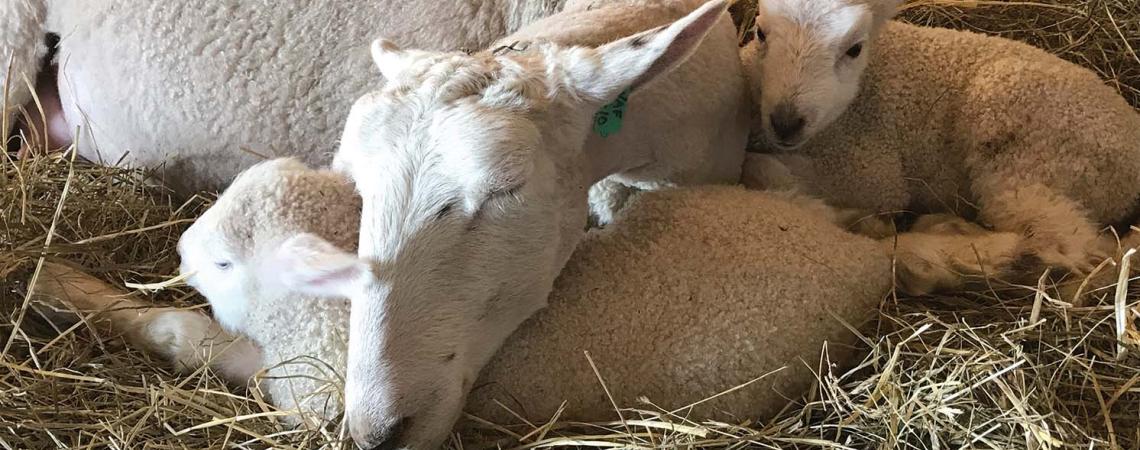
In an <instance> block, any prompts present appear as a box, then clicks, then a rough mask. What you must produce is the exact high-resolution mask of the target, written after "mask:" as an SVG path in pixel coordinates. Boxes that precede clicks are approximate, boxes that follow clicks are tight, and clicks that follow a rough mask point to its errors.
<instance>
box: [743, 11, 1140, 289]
mask: <svg viewBox="0 0 1140 450" xmlns="http://www.w3.org/2000/svg"><path fill="white" fill-rule="evenodd" d="M899 3H900V2H899V0H826V1H817V0H762V1H761V2H760V8H759V14H758V16H757V22H756V23H757V31H756V37H757V39H756V42H755V43H752V44H750V45H749V47H748V48H746V49H745V50H744V53H743V56H744V58H745V59H746V60H748V63H747V64H748V65H749V66H750V67H748V68H747V69H746V71H747V73H748V74H749V75H750V78H751V83H752V86H753V95H754V102H755V103H756V104H757V108H756V114H755V116H754V117H755V123H754V126H753V128H754V130H755V132H756V133H757V134H759V135H760V136H761V137H762V140H763V141H764V144H765V145H767V146H768V147H767V149H768V150H771V151H774V152H775V153H773V154H769V155H754V156H750V159H749V164H748V169H747V170H748V171H749V172H751V174H750V175H749V176H748V177H749V180H750V181H749V182H750V183H751V184H753V185H769V186H771V185H785V186H784V187H787V185H796V184H798V185H800V186H799V187H800V188H802V189H804V190H806V191H808V192H811V193H812V194H815V195H819V196H821V197H822V198H824V199H826V200H827V201H828V202H829V203H831V204H832V205H835V206H839V207H845V208H856V209H861V210H865V211H868V212H871V213H879V212H895V211H904V210H909V211H914V212H918V213H952V214H959V215H961V216H962V217H965V218H967V219H976V221H978V222H980V223H983V224H986V225H989V226H991V227H992V230H993V232H987V231H986V230H984V229H978V228H972V227H966V228H970V231H969V232H967V233H961V234H959V237H958V238H953V237H950V236H948V235H944V236H942V237H940V238H939V242H937V243H931V242H925V243H924V240H923V239H912V240H910V241H908V242H901V243H900V251H899V258H900V262H903V264H901V267H904V268H907V269H911V270H912V273H910V274H909V276H910V277H911V279H910V280H903V281H904V283H903V284H904V286H908V287H909V288H910V290H911V291H913V292H914V293H922V292H927V291H930V290H933V289H938V288H950V287H955V286H958V285H960V283H961V281H962V277H961V274H963V273H966V274H982V273H985V272H987V271H989V273H990V274H991V275H992V274H993V273H994V272H995V271H997V272H999V273H1000V272H1001V271H1003V270H1009V269H1011V268H1017V267H1020V266H1022V264H1023V263H1033V266H1037V264H1036V263H1038V262H1039V263H1043V265H1044V266H1049V267H1056V268H1061V269H1066V270H1068V271H1071V272H1076V273H1087V272H1088V271H1089V269H1091V268H1092V267H1093V266H1094V265H1095V264H1096V263H1097V262H1099V261H1098V259H1099V258H1101V257H1103V256H1104V255H1105V254H1106V252H1107V250H1108V248H1106V246H1105V243H1104V242H1102V241H1101V240H1100V239H1098V229H1100V228H1102V227H1104V226H1107V225H1116V226H1120V225H1123V226H1125V227H1127V225H1130V223H1129V222H1130V219H1131V218H1132V217H1134V214H1135V213H1136V207H1137V201H1138V200H1140V114H1138V113H1137V112H1136V111H1135V110H1134V109H1133V108H1132V107H1130V106H1129V105H1128V104H1127V103H1126V102H1125V101H1124V99H1123V98H1122V97H1121V96H1120V95H1118V94H1117V93H1116V92H1114V91H1113V90H1112V89H1111V88H1109V87H1108V86H1106V85H1105V83H1104V82H1103V81H1102V80H1101V79H1100V78H1098V77H1097V76H1096V75H1095V74H1094V73H1093V72H1091V71H1089V70H1087V69H1085V68H1082V67H1079V66H1077V65H1075V64H1072V63H1069V62H1066V61H1064V60H1061V59H1060V58H1057V57H1056V56H1052V55H1050V54H1048V53H1046V52H1045V51H1043V50H1040V49H1037V48H1034V47H1031V46H1029V45H1026V44H1022V43H1018V42H1015V41H1011V40H1008V39H1002V38H997V37H989V36H984V35H981V34H977V33H972V32H966V31H953V30H948V29H937V28H924V27H917V26H913V25H908V24H904V23H899V22H892V21H890V20H889V19H890V18H891V17H892V16H893V15H894V12H895V10H896V7H897V6H898V4H899ZM797 179H798V180H799V181H796V180H797ZM975 207H976V211H975ZM950 220H951V221H957V220H958V219H954V218H950ZM931 222H938V220H933V221H931ZM957 226H958V225H955V227H957ZM932 245H933V246H934V247H940V248H941V249H942V250H937V249H932V248H934V247H931V246H932ZM973 247H976V248H980V249H984V250H985V251H984V252H982V253H983V254H980V255H977V256H981V258H980V261H979V258H978V257H977V256H975V255H974V252H973V251H972V250H970V249H971V248H973ZM943 251H945V252H949V253H955V254H959V255H962V254H969V259H970V260H969V261H964V260H958V261H955V262H949V263H948V262H946V261H939V260H938V259H939V256H938V255H939V253H941V252H943ZM920 254H922V255H920ZM927 257H931V258H933V259H928V258H927Z"/></svg>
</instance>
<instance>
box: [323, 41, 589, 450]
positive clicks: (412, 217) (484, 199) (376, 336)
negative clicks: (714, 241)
mask: <svg viewBox="0 0 1140 450" xmlns="http://www.w3.org/2000/svg"><path fill="white" fill-rule="evenodd" d="M489 56H490V55H486V54H484V55H476V56H468V55H463V54H451V55H433V56H424V57H423V58H422V59H419V60H417V61H416V62H415V64H416V66H415V67H412V68H409V69H408V70H412V71H418V70H421V69H422V70H423V71H424V73H426V74H428V75H427V76H425V77H415V78H404V77H395V78H393V79H390V81H389V84H388V86H387V87H386V88H385V89H384V90H383V91H381V92H378V93H373V94H370V95H366V96H364V97H363V98H361V99H360V100H359V101H357V102H356V104H355V105H354V106H353V109H352V112H351V113H350V117H349V119H348V122H347V125H346V129H345V133H344V137H343V140H342V146H341V149H340V150H339V152H338V154H337V163H336V166H337V167H340V168H342V170H344V171H346V172H347V173H349V174H350V175H351V177H352V178H353V179H354V180H356V183H357V186H358V189H360V191H361V192H362V193H363V197H364V202H365V205H364V213H363V217H364V218H363V223H362V229H361V242H362V245H361V252H360V256H362V257H364V258H367V259H368V260H369V261H370V262H371V263H372V265H373V267H374V268H375V269H374V271H373V274H374V278H372V279H371V280H370V281H369V282H368V283H366V284H365V285H364V286H363V287H362V288H360V289H359V290H357V291H356V292H354V293H350V294H349V296H350V297H352V298H354V299H357V298H368V300H367V301H368V302H369V304H370V305H371V307H370V308H358V307H357V306H358V305H357V304H354V306H353V324H352V325H351V326H350V329H353V330H355V329H359V328H361V327H366V326H369V325H371V326H372V327H374V328H373V329H372V330H371V331H370V332H369V333H368V334H367V335H365V336H364V337H363V338H362V339H365V340H366V342H361V341H360V340H358V339H357V338H358V337H360V336H361V335H357V334H353V336H352V337H351V338H350V346H352V347H351V348H350V351H349V358H350V362H349V366H350V369H349V374H348V376H349V383H348V385H347V388H346V390H347V392H346V399H347V402H348V404H347V408H348V409H349V410H350V411H352V413H351V414H349V416H348V419H349V427H350V429H352V430H363V429H369V430H373V431H372V432H371V434H370V435H369V436H366V437H364V438H362V439H363V440H366V441H370V442H382V441H386V440H395V441H398V442H401V443H402V445H405V446H408V447H412V448H429V447H435V446H436V445H437V444H438V442H437V441H438V439H440V438H441V437H444V436H446V435H447V433H448V432H449V431H450V428H451V426H452V424H453V423H454V422H455V420H456V419H457V418H458V415H459V413H460V411H461V408H462V406H463V403H464V399H465V396H466V394H467V392H468V391H469V390H470V389H471V387H472V383H474V381H475V378H476V376H477V375H478V372H479V370H480V369H481V368H482V367H483V365H484V364H485V363H486V361H487V359H488V358H489V357H490V356H491V355H492V353H493V351H494V350H495V349H496V348H497V347H498V345H499V344H500V343H501V341H502V339H505V337H506V334H507V333H509V331H510V330H513V329H514V328H515V327H516V326H517V325H518V323H520V322H521V321H522V320H523V319H525V318H526V317H527V316H529V315H530V314H531V313H533V312H534V311H535V310H537V309H538V308H540V307H541V306H542V300H544V298H545V296H546V293H547V292H548V291H549V290H550V286H551V284H552V283H553V277H554V276H555V274H557V272H558V270H559V268H560V267H561V264H563V260H564V258H565V253H566V249H567V248H569V247H568V246H566V245H565V243H564V242H565V240H567V239H576V238H575V237H573V236H567V235H566V234H565V231H566V228H575V227H576V228H581V227H582V226H584V221H585V217H586V211H585V209H584V208H583V207H582V206H584V200H583V199H581V198H577V197H583V196H584V191H576V190H575V189H573V186H574V185H575V184H578V183H580V182H581V181H580V180H578V177H576V176H575V174H574V172H571V171H568V170H566V168H568V167H571V166H574V165H580V163H578V162H577V160H579V159H580V158H581V157H582V155H581V153H580V152H579V151H578V150H577V149H574V148H566V147H565V146H564V145H562V144H560V143H559V142H558V138H557V137H554V136H553V135H554V134H555V132H554V131H553V130H551V129H550V128H551V124H560V125H561V124H572V126H575V127H579V128H582V129H585V127H586V120H587V119H588V116H586V115H584V114H581V113H579V112H577V111H574V110H573V109H572V108H567V107H564V106H562V105H559V104H557V103H551V102H549V101H547V100H546V97H547V93H549V92H550V89H549V88H548V86H547V85H546V84H545V80H542V79H540V78H535V79H526V78H525V77H522V76H512V77H509V78H507V79H497V78H496V77H498V76H502V72H504V71H505V72H510V71H513V70H521V67H517V64H516V62H515V61H512V60H509V59H506V58H490V57H489ZM458 67H462V68H463V69H462V70H455V69H456V68H458ZM405 82H408V83H412V82H414V83H416V84H417V85H411V84H408V85H404V84H403V83H405ZM448 94H450V95H448ZM532 96H533V97H532ZM448 97H450V98H448ZM554 149H561V150H562V151H551V150H554ZM347 161H351V163H348V162H347ZM567 205H569V206H567ZM362 311H367V313H366V314H361V312H362ZM365 324H368V325H365ZM358 325H359V326H358ZM357 344H361V345H360V346H357ZM358 381H359V382H358Z"/></svg>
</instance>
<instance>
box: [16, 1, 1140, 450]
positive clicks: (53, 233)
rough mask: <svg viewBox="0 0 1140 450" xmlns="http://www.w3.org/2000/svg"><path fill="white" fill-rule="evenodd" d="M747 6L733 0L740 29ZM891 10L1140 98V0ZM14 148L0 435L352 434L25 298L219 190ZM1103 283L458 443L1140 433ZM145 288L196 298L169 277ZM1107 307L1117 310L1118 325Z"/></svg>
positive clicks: (996, 293) (186, 216)
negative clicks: (48, 315) (729, 407)
mask: <svg viewBox="0 0 1140 450" xmlns="http://www.w3.org/2000/svg"><path fill="white" fill-rule="evenodd" d="M754 8H755V7H754V4H749V2H747V1H745V2H740V3H738V4H737V5H735V6H734V8H733V12H734V13H735V14H736V16H737V18H738V19H739V20H738V23H740V24H741V26H742V28H747V27H748V20H746V18H747V17H749V14H748V12H749V11H751V10H754ZM902 17H903V18H904V19H905V20H909V21H913V22H917V23H922V24H932V25H939V26H949V27H953V28H961V29H972V30H978V31H982V32H986V33H992V34H998V35H1002V36H1007V37H1011V38H1015V39H1021V40H1025V41H1028V42H1030V43H1032V44H1034V45H1038V46H1041V47H1044V48H1047V49H1050V50H1052V51H1054V52H1055V53H1057V54H1058V55H1060V56H1062V57H1064V58H1066V59H1069V60H1071V61H1074V62H1076V63H1078V64H1082V65H1085V66H1087V67H1091V68H1093V69H1094V70H1096V71H1097V72H1098V73H1100V74H1101V75H1102V76H1103V77H1104V78H1105V79H1107V80H1109V83H1112V85H1114V86H1115V87H1117V89H1118V90H1119V91H1120V92H1121V94H1122V95H1124V96H1125V97H1126V98H1128V99H1129V101H1131V102H1132V104H1133V105H1134V106H1138V107H1140V57H1138V56H1137V50H1138V49H1140V2H1138V1H1137V0H1088V1H1081V0H1051V1H1048V2H1045V3H1029V2H982V1H977V2H963V1H953V2H947V1H933V2H932V1H918V2H914V3H912V4H910V5H908V8H907V10H906V11H905V12H904V13H903V16H902ZM4 140H5V142H14V141H10V140H9V137H8V136H4ZM32 141H36V140H35V139H32ZM16 145H17V146H20V145H22V146H23V147H25V149H26V150H28V151H29V152H30V153H31V155H32V156H31V157H27V158H24V159H21V160H18V161H17V160H15V159H14V158H13V157H12V155H10V154H7V155H6V157H5V158H3V159H2V160H0V164H2V170H0V346H2V347H0V350H2V351H0V448H7V449H38V448H59V447H70V448H121V449H135V448H163V449H165V448H176V449H181V448H189V449H199V448H230V447H235V446H237V447H242V448H266V447H274V448H318V447H324V448H351V446H350V444H349V443H348V442H347V440H346V439H345V437H344V436H345V434H344V432H343V431H344V430H342V429H340V428H339V427H337V426H335V425H334V426H330V427H328V428H326V429H320V430H308V429H301V430H298V429H289V428H286V427H283V426H281V425H279V424H278V422H277V421H276V420H275V419H274V416H273V408H272V406H270V405H268V404H267V403H266V402H265V401H263V400H262V398H261V396H260V395H259V393H258V392H250V391H249V390H248V389H245V388H244V387H243V386H227V385H225V384H224V383H222V382H221V381H220V380H219V379H218V378H217V377H215V376H213V375H212V374H210V373H209V372H208V371H200V372H198V373H195V374H192V375H188V376H187V375H175V374H173V373H171V372H170V370H168V369H167V368H165V366H164V365H163V363H162V362H161V361H156V360H152V359H150V358H149V357H148V356H147V355H146V354H144V353H141V352H138V351H135V350H132V349H129V348H126V347H124V346H123V344H122V342H121V340H120V339H118V338H115V337H113V336H104V335H100V334H99V333H98V332H97V327H96V326H95V325H93V324H89V323H85V322H81V323H80V324H78V325H75V326H71V327H66V328H62V327H57V326H53V324H52V323H51V322H50V321H48V320H45V319H44V318H43V317H42V316H43V315H42V314H41V312H42V311H43V307H42V306H41V305H38V304H37V302H36V301H35V299H34V296H29V295H27V294H28V292H27V286H28V285H29V282H30V280H32V279H33V277H35V276H36V270H37V267H38V265H39V264H40V262H41V261H42V260H43V259H45V258H46V259H64V260H67V261H72V262H76V263H79V264H82V265H83V266H85V267H87V268H89V269H90V270H92V271H93V273H94V274H95V275H96V276H98V277H100V278H103V279H105V280H107V281H108V282H111V283H114V284H115V285H119V286H122V285H124V284H125V283H153V282H158V281H162V280H164V279H166V278H168V277H169V276H170V275H172V274H174V273H175V272H176V270H177V254H176V251H175V243H176V242H177V238H178V236H179V234H180V233H181V231H182V230H183V229H185V227H186V226H187V225H188V224H189V222H190V221H191V220H192V219H193V218H194V217H195V216H196V215H197V214H198V213H200V212H201V211H202V210H203V209H204V208H205V207H207V206H208V205H209V203H210V200H211V198H212V197H211V196H209V195H203V196H199V197H195V198H192V199H190V200H189V201H188V202H175V201H174V200H173V199H172V197H171V196H170V195H169V193H168V192H166V191H164V190H163V189H162V188H160V187H157V186H153V185H150V184H148V182H147V181H146V180H145V177H144V175H143V174H142V173H140V172H137V171H132V170H124V169H111V168H102V167H93V166H91V165H86V164H84V163H82V162H76V161H73V160H72V159H71V158H70V155H69V154H66V153H62V154H61V153H59V152H54V153H48V152H45V151H44V149H42V148H40V147H39V146H38V145H36V144H35V143H34V142H33V143H31V144H29V143H23V144H16ZM1109 270H1119V268H1109ZM1132 284H1140V283H1132ZM1094 294H1095V295H1094V297H1096V298H1097V300H1098V301H1095V302H1092V303H1091V304H1088V305H1086V306H1080V307H1075V306H1072V305H1069V304H1067V303H1065V301H1064V300H1065V299H1062V298H1060V296H1059V294H1058V293H1057V291H1056V289H1054V288H1052V286H1051V285H1050V283H1048V282H1046V281H1043V282H1042V283H1041V284H1040V285H1039V286H1036V287H1034V286H1028V287H1017V286H1009V285H1003V284H1000V283H998V282H995V283H994V284H993V285H992V286H991V288H989V289H985V290H984V291H981V292H968V293H962V294H960V295H955V296H941V297H930V298H906V299H902V298H895V297H893V296H892V297H891V298H888V299H885V301H884V305H883V308H882V312H881V314H880V315H879V317H878V319H877V320H876V321H874V323H872V324H871V325H870V326H869V327H867V328H864V329H862V330H861V335H862V336H863V337H864V343H865V346H866V349H867V354H868V356H867V357H866V359H865V360H864V361H863V363H862V364H860V365H859V366H858V367H856V368H855V369H854V370H851V371H847V372H843V373H838V372H832V371H831V370H829V369H828V367H829V366H828V365H827V364H826V362H818V361H811V362H805V364H809V365H810V366H811V367H813V368H822V369H821V370H818V375H819V377H818V378H819V383H818V384H817V386H816V387H815V388H814V389H813V390H812V391H811V392H809V393H808V394H807V395H806V396H805V397H804V398H802V399H798V400H796V401H794V402H792V403H791V404H789V406H788V408H787V409H786V410H785V411H784V412H783V413H782V414H781V415H780V416H779V417H776V418H771V419H770V420H768V421H763V422H754V423H732V424H728V423H715V422H706V421H703V420H701V419H700V418H693V417H676V416H669V415H667V414H665V413H662V412H660V411H658V410H656V409H655V408H654V407H653V406H652V404H650V403H646V404H638V405H622V406H623V407H629V408H631V409H630V410H627V411H625V412H624V414H623V416H624V418H625V419H626V421H627V422H626V423H624V424H623V423H597V424H581V423H565V422H561V421H559V420H558V418H557V417H554V418H552V420H551V422H550V423H547V424H532V425H526V426H522V427H515V426H506V425H498V424H488V423H486V422H483V421H480V420H478V419H477V418H467V419H466V420H464V421H463V424H462V426H461V428H460V430H461V431H460V432H459V433H457V434H456V436H455V438H454V439H452V442H451V443H450V444H449V445H450V446H452V447H454V448H485V447H493V446H501V447H505V448H537V447H550V446H588V447H636V448H643V447H662V448H670V447H699V448H705V447H718V448H723V447H732V448H737V447H760V448H819V449H833V448H915V449H918V448H924V449H925V448H931V449H938V448H995V449H1007V448H1026V449H1040V448H1140V348H1138V346H1137V343H1138V342H1140V333H1138V332H1137V331H1136V329H1135V324H1136V320H1137V317H1138V316H1140V307H1138V306H1137V302H1138V300H1140V288H1129V287H1128V283H1125V284H1124V285H1123V286H1113V287H1110V288H1108V289H1105V290H1103V291H1100V292H1096V293H1094ZM146 295H147V297H148V298H150V299H153V300H154V301H155V302H156V303H160V304H173V305H177V306H182V307H188V308H196V307H202V305H201V302H202V299H201V298H200V297H197V296H195V295H194V294H193V292H191V291H188V290H182V289H179V288H173V289H167V290H163V291H160V292H157V293H147V294H146ZM1118 296H1121V298H1122V299H1123V301H1124V303H1125V305H1126V307H1125V308H1123V310H1122V311H1119V310H1118V308H1115V307H1114V300H1115V298H1116V297H1118ZM1118 316H1119V317H1122V318H1123V319H1124V320H1123V323H1124V324H1125V325H1126V327H1125V329H1124V330H1123V336H1122V337H1119V338H1118V333H1117V325H1116V323H1117V318H1118ZM583 363H585V361H584V360H583ZM709 370H715V369H714V368H710V369H709ZM714 394H717V393H716V392H710V393H709V395H714Z"/></svg>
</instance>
